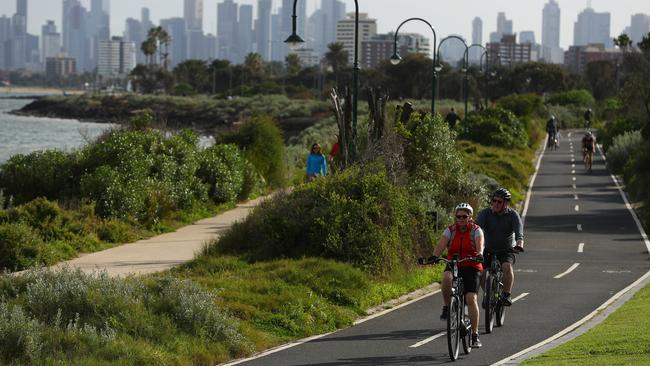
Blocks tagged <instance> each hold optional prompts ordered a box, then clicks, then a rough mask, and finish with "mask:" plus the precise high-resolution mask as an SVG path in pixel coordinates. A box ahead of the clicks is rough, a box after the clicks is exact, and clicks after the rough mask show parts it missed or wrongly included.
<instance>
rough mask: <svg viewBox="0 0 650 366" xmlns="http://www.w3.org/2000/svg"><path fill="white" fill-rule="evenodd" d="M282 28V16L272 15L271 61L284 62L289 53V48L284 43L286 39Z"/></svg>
mask: <svg viewBox="0 0 650 366" xmlns="http://www.w3.org/2000/svg"><path fill="white" fill-rule="evenodd" d="M281 26H282V15H281V14H271V37H270V39H269V48H270V49H271V61H282V60H284V57H285V56H286V55H287V53H288V47H287V45H286V44H285V43H284V40H285V39H286V37H284V34H283V32H282V29H281ZM282 37H284V38H282Z"/></svg>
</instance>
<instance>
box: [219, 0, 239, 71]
mask: <svg viewBox="0 0 650 366" xmlns="http://www.w3.org/2000/svg"><path fill="white" fill-rule="evenodd" d="M237 27H238V22H237V4H236V3H235V2H233V0H224V1H223V2H222V3H218V4H217V44H218V52H217V57H218V58H221V59H226V60H234V59H236V58H237V39H236V34H237Z"/></svg>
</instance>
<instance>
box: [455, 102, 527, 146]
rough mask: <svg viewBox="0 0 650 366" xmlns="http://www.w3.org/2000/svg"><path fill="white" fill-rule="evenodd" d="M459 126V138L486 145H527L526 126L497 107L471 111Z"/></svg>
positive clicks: (508, 112) (509, 113)
mask: <svg viewBox="0 0 650 366" xmlns="http://www.w3.org/2000/svg"><path fill="white" fill-rule="evenodd" d="M460 126H461V128H462V130H463V132H462V133H461V135H460V137H461V138H463V139H467V140H471V141H475V142H478V143H480V144H483V145H486V146H500V147H506V148H512V147H524V146H527V145H528V134H527V133H526V126H524V125H523V124H522V123H521V122H520V121H519V120H518V119H517V118H515V116H514V115H513V114H512V112H510V111H506V110H504V109H502V108H499V107H496V108H488V109H486V110H484V111H481V112H472V113H470V114H469V116H468V117H467V118H466V119H465V120H464V121H463V122H462V123H461V124H460Z"/></svg>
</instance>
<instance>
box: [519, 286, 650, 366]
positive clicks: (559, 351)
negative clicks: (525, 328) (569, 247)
mask: <svg viewBox="0 0 650 366" xmlns="http://www.w3.org/2000/svg"><path fill="white" fill-rule="evenodd" d="M649 312H650V286H646V287H645V288H643V289H641V290H640V291H639V292H637V293H636V294H635V295H634V297H633V298H632V299H631V300H630V301H628V302H627V303H625V304H624V305H623V306H622V307H621V308H619V309H618V310H617V311H615V312H614V313H612V314H611V315H610V316H609V317H608V318H607V319H605V321H603V322H602V323H601V324H599V325H598V326H596V327H594V328H592V329H590V330H589V331H588V332H587V333H585V334H583V335H581V336H579V337H577V338H575V339H574V340H572V341H570V342H568V343H565V344H563V345H561V346H559V347H557V348H554V349H552V350H550V351H548V352H546V353H544V354H542V355H541V356H538V357H535V358H533V359H530V360H528V361H526V362H524V363H522V365H526V366H539V365H553V366H556V365H594V366H596V365H598V366H600V365H608V366H614V365H650V332H649V331H648V329H650V317H648V316H647V314H648V313H649Z"/></svg>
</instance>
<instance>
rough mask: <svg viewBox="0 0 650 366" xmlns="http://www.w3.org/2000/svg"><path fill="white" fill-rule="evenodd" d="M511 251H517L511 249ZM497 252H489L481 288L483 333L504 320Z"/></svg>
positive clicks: (504, 313) (500, 271)
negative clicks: (483, 283)
mask: <svg viewBox="0 0 650 366" xmlns="http://www.w3.org/2000/svg"><path fill="white" fill-rule="evenodd" d="M509 252H511V253H518V252H519V251H517V250H514V249H511V250H509ZM498 254H499V253H490V266H489V267H488V268H487V270H486V271H485V288H484V290H483V307H484V308H485V333H488V334H489V333H492V329H493V328H494V325H495V323H496V326H497V327H502V326H503V324H504V323H505V321H506V307H505V305H504V304H503V300H502V299H501V293H502V292H503V287H504V286H503V271H502V270H501V262H500V261H499V259H498Z"/></svg>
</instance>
